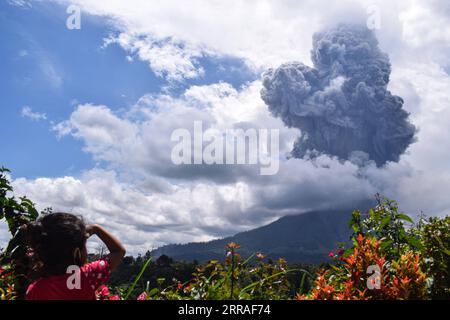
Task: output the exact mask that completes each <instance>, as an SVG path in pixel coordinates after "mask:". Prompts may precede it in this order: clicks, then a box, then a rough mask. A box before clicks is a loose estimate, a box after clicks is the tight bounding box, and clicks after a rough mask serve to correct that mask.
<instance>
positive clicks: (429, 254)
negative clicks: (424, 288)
mask: <svg viewBox="0 0 450 320" xmlns="http://www.w3.org/2000/svg"><path fill="white" fill-rule="evenodd" d="M417 233H418V234H420V236H421V243H422V246H423V256H424V260H423V265H424V268H425V271H426V273H427V274H429V275H431V276H432V280H433V281H432V284H431V288H430V294H431V298H433V299H447V300H449V299H450V217H445V218H438V217H432V218H429V219H428V220H425V219H422V220H421V222H420V224H419V226H418V228H417Z"/></svg>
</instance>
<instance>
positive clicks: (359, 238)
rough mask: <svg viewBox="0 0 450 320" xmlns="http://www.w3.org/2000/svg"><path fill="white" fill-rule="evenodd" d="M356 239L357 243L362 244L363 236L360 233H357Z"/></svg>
mask: <svg viewBox="0 0 450 320" xmlns="http://www.w3.org/2000/svg"><path fill="white" fill-rule="evenodd" d="M356 240H358V242H359V244H362V243H363V241H364V236H363V235H362V234H361V233H360V234H358V237H357V238H356Z"/></svg>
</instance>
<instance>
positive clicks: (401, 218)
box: [397, 213, 414, 223]
mask: <svg viewBox="0 0 450 320" xmlns="http://www.w3.org/2000/svg"><path fill="white" fill-rule="evenodd" d="M397 219H399V220H403V221H408V222H410V223H414V221H413V219H411V217H410V216H407V215H406V214H403V213H400V214H398V215H397Z"/></svg>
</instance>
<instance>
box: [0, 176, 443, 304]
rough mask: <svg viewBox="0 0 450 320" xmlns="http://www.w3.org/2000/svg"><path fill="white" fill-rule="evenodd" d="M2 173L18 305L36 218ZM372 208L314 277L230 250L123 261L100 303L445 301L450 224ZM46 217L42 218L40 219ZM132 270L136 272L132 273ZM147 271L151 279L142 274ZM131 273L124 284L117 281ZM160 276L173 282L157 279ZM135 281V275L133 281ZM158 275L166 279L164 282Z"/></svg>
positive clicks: (1, 207) (8, 291) (5, 292)
mask: <svg viewBox="0 0 450 320" xmlns="http://www.w3.org/2000/svg"><path fill="white" fill-rule="evenodd" d="M7 173H8V170H7V169H4V168H2V169H0V220H2V221H6V223H7V226H8V230H9V232H10V233H11V240H10V241H9V243H8V245H7V247H6V248H4V249H2V250H1V253H0V299H1V300H14V299H20V298H22V297H23V295H24V291H25V289H26V287H27V285H28V284H29V283H30V281H32V279H33V270H30V268H29V266H30V255H32V254H33V253H32V252H30V251H29V249H28V247H27V245H26V240H25V239H24V235H23V234H22V231H21V228H20V227H21V226H22V225H23V224H24V223H27V222H29V221H33V220H35V219H36V218H37V217H38V215H39V213H38V211H37V210H36V208H35V205H34V203H33V202H32V201H30V200H29V199H27V198H26V197H20V198H16V197H15V196H14V195H13V189H12V187H11V184H10V182H9V179H8V176H7ZM377 199H378V205H377V206H376V207H375V208H373V209H371V210H369V211H368V212H365V213H362V212H360V211H354V212H353V213H352V215H351V218H350V222H349V227H350V228H351V229H352V232H353V234H352V236H351V239H350V240H351V242H350V245H342V246H340V247H338V248H337V250H336V251H335V252H330V254H329V256H330V263H329V264H327V265H325V266H322V267H321V268H320V269H319V270H317V271H314V270H313V269H314V268H311V267H309V268H299V267H295V266H288V264H287V262H286V261H285V260H284V259H283V258H280V259H279V260H278V261H275V262H274V261H271V260H267V259H266V258H265V256H264V254H262V253H255V254H253V255H251V256H250V257H241V255H240V254H239V248H240V246H239V245H238V244H236V243H229V244H228V245H227V246H226V248H224V251H225V257H224V260H223V261H218V260H214V261H209V262H208V263H206V264H202V265H199V264H197V263H195V262H194V263H178V264H177V263H174V262H173V261H171V260H170V258H168V257H160V258H159V259H157V260H156V261H152V257H149V256H147V255H146V256H145V257H144V258H143V257H138V259H139V260H138V259H133V258H130V257H128V258H126V259H128V261H124V264H123V267H122V269H119V270H122V271H121V272H122V275H121V276H119V275H118V274H117V273H116V274H113V275H112V277H111V286H110V288H107V287H102V288H100V289H99V290H98V292H97V297H98V299H99V300H122V299H123V300H126V299H136V298H137V299H138V300H149V299H187V300H189V299H298V300H314V299H319V300H320V299H334V300H353V299H450V217H444V218H438V217H433V218H427V219H426V218H423V217H422V218H421V219H420V220H419V221H418V222H417V223H414V221H413V220H412V219H411V218H410V217H409V216H407V215H405V214H403V213H401V212H399V209H398V205H397V203H396V202H394V201H390V200H386V199H381V198H380V197H377ZM50 211H51V209H47V210H45V211H44V212H41V213H40V214H46V213H48V212H50ZM136 266H138V267H139V269H136ZM151 269H153V271H154V272H153V273H150V274H149V273H148V271H149V270H151ZM124 270H129V271H130V274H129V275H128V279H129V281H128V283H123V282H122V281H120V280H121V279H123V277H124V275H123V272H124ZM161 270H166V271H170V272H169V273H167V274H166V276H167V275H173V274H177V275H179V278H172V279H167V277H156V278H155V275H157V274H158V272H159V274H161ZM136 273H137V274H136ZM162 275H164V273H163V274H162ZM125 277H126V276H125Z"/></svg>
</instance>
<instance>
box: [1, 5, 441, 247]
mask: <svg viewBox="0 0 450 320" xmlns="http://www.w3.org/2000/svg"><path fill="white" fill-rule="evenodd" d="M236 3H238V4H236ZM368 3H369V2H367V1H365V0H335V1H330V0H317V1H279V0H259V1H257V2H256V1H255V2H252V1H247V0H236V2H231V1H223V2H220V1H203V0H190V1H189V6H187V5H186V2H185V1H182V0H166V1H160V2H156V1H148V0H127V1H123V0H108V1H93V0H6V1H1V3H0V35H1V36H2V37H1V39H2V41H1V43H0V97H1V99H0V119H1V121H2V124H1V126H0V135H1V138H2V139H1V140H0V150H1V151H0V165H4V166H6V167H8V168H10V169H11V170H12V177H11V180H12V183H13V186H14V189H15V192H16V194H17V195H27V196H28V197H29V198H30V199H32V200H33V201H34V202H36V204H37V205H38V208H45V207H49V206H51V207H53V208H54V209H55V210H60V211H68V212H74V213H77V214H81V215H83V216H84V217H85V219H86V220H87V221H88V222H95V223H100V224H103V225H104V226H105V227H107V228H108V229H110V230H112V231H113V232H114V233H115V234H117V235H118V236H119V237H120V238H121V239H122V240H123V242H124V243H125V244H126V246H127V249H128V251H129V252H130V253H138V252H145V251H146V250H147V249H149V248H152V247H157V246H160V245H163V244H167V243H183V242H189V241H205V240H210V239H213V238H217V237H223V236H227V235H231V234H234V233H237V232H240V231H243V230H248V229H251V228H255V227H258V226H261V225H264V224H266V223H269V222H271V221H274V220H275V219H277V218H279V217H281V216H284V215H289V214H299V213H303V212H306V211H311V210H319V209H324V208H330V207H332V208H342V207H348V206H349V205H350V206H351V205H353V204H355V203H358V201H361V200H365V199H367V198H368V197H373V195H374V194H375V193H377V192H380V193H382V194H384V195H386V196H388V197H390V198H392V199H396V200H398V201H399V203H400V205H401V208H402V209H404V210H405V211H406V212H407V213H409V214H412V215H414V214H417V213H419V212H420V211H424V212H427V213H429V214H430V215H444V214H446V213H448V210H449V209H450V198H449V197H448V194H447V190H448V189H449V188H450V165H449V162H448V159H449V158H450V149H449V148H446V147H445V146H447V145H448V141H449V140H450V126H449V125H448V123H449V119H450V91H449V90H448V89H449V88H450V76H449V74H448V68H449V65H450V62H449V58H448V57H449V56H450V15H449V14H448V12H449V11H448V1H447V0H433V1H427V2H426V3H425V2H419V1H416V0H405V1H402V2H401V3H399V2H393V1H391V0H375V1H370V6H371V7H370V10H368V9H369V7H368V6H369V4H368ZM69 5H75V6H77V7H78V8H79V9H80V12H81V29H80V30H69V29H68V28H67V27H66V19H67V18H68V16H69V15H68V14H67V13H66V10H67V8H68V7H69ZM373 6H375V7H373ZM374 9H375V10H374ZM368 12H370V14H371V15H373V14H375V16H368V15H369V13H368ZM373 18H375V20H377V21H378V22H379V27H378V28H377V29H376V30H374V31H373V32H374V34H375V36H376V37H377V39H378V41H379V47H380V50H381V51H383V52H385V53H386V54H387V55H388V56H389V58H390V63H391V66H392V72H391V74H390V82H389V86H388V89H389V90H390V91H392V94H394V95H398V96H400V97H402V98H403V100H404V102H405V103H404V105H403V108H404V109H405V110H406V111H407V112H409V113H410V120H411V122H412V123H413V124H414V125H415V126H417V127H418V128H419V131H418V133H417V141H416V142H415V143H413V144H411V145H410V146H409V148H408V149H407V150H406V151H405V152H404V153H403V154H402V155H401V157H400V159H399V161H398V162H388V163H387V164H385V165H383V166H380V167H376V166H374V165H371V164H365V165H363V166H358V165H356V164H355V163H353V162H351V161H340V160H339V159H337V158H335V157H333V156H329V155H326V154H324V155H322V156H321V157H319V158H318V159H316V160H314V161H311V160H309V159H307V158H292V157H291V158H287V157H286V155H287V154H289V152H290V151H291V150H292V144H293V143H294V141H295V140H296V139H297V138H298V136H299V134H301V133H300V132H299V130H298V129H296V128H289V127H287V126H286V124H285V123H283V121H282V120H281V119H280V118H278V117H276V116H274V114H272V113H271V112H270V110H269V109H268V106H267V105H266V104H265V103H264V101H263V100H262V99H261V89H262V88H263V77H262V74H263V72H265V71H267V70H268V69H270V68H278V67H279V66H280V65H281V64H283V63H288V62H292V61H297V62H302V63H304V64H306V65H309V66H312V62H311V49H312V43H313V41H312V38H313V35H314V34H315V33H316V32H319V31H321V30H323V29H330V28H335V26H336V25H338V24H339V23H347V24H348V23H353V24H354V23H357V24H360V25H363V26H364V25H365V24H366V21H368V20H371V21H373ZM332 80H333V79H332ZM338 80H339V79H338ZM340 80H342V79H340ZM286 86H287V89H289V90H290V89H292V88H294V89H295V88H298V87H299V86H298V85H297V84H296V83H295V82H294V83H292V88H291V87H289V85H286ZM281 89H283V88H281ZM195 121H203V123H204V124H205V126H209V127H214V128H217V129H219V131H220V132H222V130H226V129H227V128H235V127H245V128H270V129H277V130H279V133H280V161H281V162H280V168H279V172H278V173H277V174H276V175H273V176H261V175H260V174H259V167H257V168H255V167H253V166H246V165H243V166H238V165H234V166H219V165H217V166H207V165H205V164H203V165H197V166H189V165H187V166H176V165H174V163H173V161H171V158H170V155H171V150H172V146H173V145H172V142H171V140H170V136H171V133H172V132H173V131H174V130H176V129H179V128H185V129H188V130H191V129H192V126H193V123H194V122H195ZM3 230H4V225H3V224H0V246H1V245H2V243H4V242H5V241H6V240H7V239H6V238H5V234H6V232H3Z"/></svg>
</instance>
